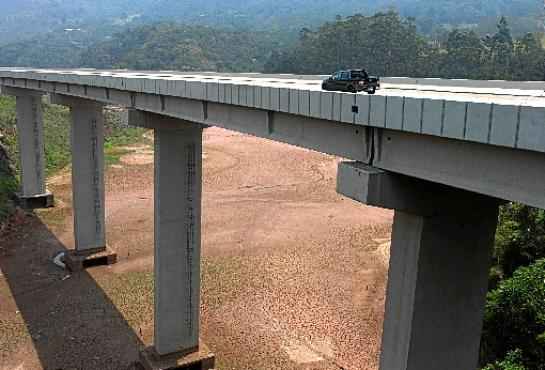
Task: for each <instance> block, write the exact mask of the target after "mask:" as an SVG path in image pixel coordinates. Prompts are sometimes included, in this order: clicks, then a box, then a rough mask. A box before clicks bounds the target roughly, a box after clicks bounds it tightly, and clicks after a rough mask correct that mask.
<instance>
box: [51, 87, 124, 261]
mask: <svg viewBox="0 0 545 370" xmlns="http://www.w3.org/2000/svg"><path fill="white" fill-rule="evenodd" d="M52 103H54V104H60V105H66V106H69V107H70V113H71V144H72V203H73V205H72V206H73V207H72V208H73V213H74V240H75V250H74V251H70V252H69V253H67V254H66V256H65V262H66V264H67V266H68V267H69V268H70V269H71V270H81V269H83V268H85V267H90V266H95V265H99V264H101V265H103V264H112V263H115V262H116V261H117V255H116V254H115V253H114V252H113V251H111V250H109V249H108V248H107V245H106V227H105V207H104V203H105V202H104V114H103V106H102V104H100V103H97V102H94V101H90V100H85V99H78V98H74V97H67V96H62V95H53V96H52Z"/></svg>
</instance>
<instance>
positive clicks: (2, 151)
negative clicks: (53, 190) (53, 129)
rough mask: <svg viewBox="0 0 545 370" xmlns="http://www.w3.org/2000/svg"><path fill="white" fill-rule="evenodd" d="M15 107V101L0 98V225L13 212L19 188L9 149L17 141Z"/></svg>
mask: <svg viewBox="0 0 545 370" xmlns="http://www.w3.org/2000/svg"><path fill="white" fill-rule="evenodd" d="M13 107H14V99H12V98H4V97H1V96H0V223H1V222H2V220H4V219H5V218H6V217H7V216H8V215H9V214H10V213H11V212H12V210H13V202H12V197H13V195H14V194H15V192H16V191H17V187H18V183H17V178H16V177H15V173H14V170H13V168H12V167H11V163H10V161H9V158H10V155H13V154H14V153H13V150H12V152H11V153H10V152H9V149H12V148H13V144H14V141H15V139H14V137H15V136H14V134H15V132H14V131H15V130H14V123H15V112H14V109H13ZM8 132H10V134H8ZM4 143H5V144H6V145H4Z"/></svg>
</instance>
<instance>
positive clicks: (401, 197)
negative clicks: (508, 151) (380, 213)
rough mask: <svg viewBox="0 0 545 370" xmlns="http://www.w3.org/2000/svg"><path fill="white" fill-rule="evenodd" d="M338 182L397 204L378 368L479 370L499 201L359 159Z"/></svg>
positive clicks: (371, 200) (346, 190) (347, 190)
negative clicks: (389, 171) (360, 162)
mask: <svg viewBox="0 0 545 370" xmlns="http://www.w3.org/2000/svg"><path fill="white" fill-rule="evenodd" d="M337 187H338V189H337V190H338V192H339V193H341V194H343V195H346V196H348V197H349V198H352V199H355V200H357V201H359V202H362V203H365V204H368V205H372V206H378V207H384V208H391V209H394V210H395V216H394V225H393V231H392V245H391V250H390V268H389V273H388V288H387V297H386V307H385V318H384V332H383V338H382V352H381V360H380V369H381V370H421V369H426V370H467V369H476V368H477V362H478V353H479V343H480V337H481V330H482V319H483V312H484V305H485V298H486V292H487V283H488V271H489V266H490V255H491V251H492V247H493V242H494V234H495V231H496V224H497V216H498V206H499V201H498V200H496V199H493V198H489V197H486V196H482V195H478V194H475V193H470V192H466V191H463V190H459V189H455V188H450V187H447V186H443V185H440V184H436V183H431V182H426V181H423V180H417V179H413V178H409V177H405V176H402V175H397V174H392V173H387V172H383V171H380V170H377V169H374V168H371V167H367V166H365V165H362V164H358V163H354V162H352V163H347V162H345V163H341V164H340V165H339V174H338V183H337Z"/></svg>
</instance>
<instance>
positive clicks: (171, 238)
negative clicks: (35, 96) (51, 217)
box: [129, 111, 214, 370]
mask: <svg viewBox="0 0 545 370" xmlns="http://www.w3.org/2000/svg"><path fill="white" fill-rule="evenodd" d="M129 123H130V124H131V125H135V126H141V127H147V128H152V129H154V137H155V144H154V145H155V189H154V192H155V256H154V258H155V259H154V266H155V267H154V274H155V323H154V324H155V326H154V335H155V338H154V347H153V348H148V349H146V350H145V351H143V352H142V353H141V360H142V364H143V365H144V366H145V367H146V368H147V369H150V370H152V369H153V370H159V369H161V370H163V369H199V370H201V369H202V370H208V369H211V368H213V367H214V355H213V354H211V353H210V352H209V351H208V349H207V348H206V346H205V345H204V344H202V343H199V325H200V323H199V316H200V286H201V285H200V261H201V193H202V132H203V126H202V125H199V124H196V123H191V122H187V121H183V120H179V119H174V118H168V117H165V116H161V115H157V114H152V113H144V112H139V111H129Z"/></svg>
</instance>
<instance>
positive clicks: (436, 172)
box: [0, 68, 545, 370]
mask: <svg viewBox="0 0 545 370" xmlns="http://www.w3.org/2000/svg"><path fill="white" fill-rule="evenodd" d="M321 79H322V76H295V75H262V74H251V73H248V74H223V73H221V74H220V73H181V72H174V71H150V72H140V71H139V72H133V71H125V70H103V71H99V70H39V69H21V68H0V87H1V89H2V93H4V94H9V95H13V96H16V97H17V99H16V100H17V125H18V126H17V129H18V135H19V145H20V155H21V167H22V173H21V179H22V187H21V193H20V198H21V201H22V202H23V204H26V205H27V206H28V207H46V206H51V205H52V197H53V195H52V194H50V193H48V192H47V189H46V186H45V179H44V161H45V160H44V147H43V140H44V139H43V125H42V108H41V99H42V96H43V95H46V94H47V95H48V96H49V98H50V100H51V102H52V103H55V104H61V105H65V106H68V107H70V110H71V117H72V151H73V164H72V178H73V200H74V234H75V235H74V238H75V250H74V251H73V252H72V253H71V254H70V255H68V256H67V259H68V261H69V262H70V265H71V266H72V268H78V267H82V263H83V262H82V261H85V260H86V259H88V258H94V257H96V256H99V258H110V257H111V256H112V255H113V254H114V252H112V251H109V250H108V249H107V241H106V238H105V228H106V225H105V206H106V205H105V201H104V174H103V171H104V157H103V144H104V142H103V141H104V137H103V122H104V118H103V112H102V110H103V106H104V105H114V106H120V107H123V108H126V109H127V115H126V119H127V123H128V124H130V125H134V126H139V127H146V128H149V129H153V130H154V135H155V144H154V145H155V149H154V150H155V190H154V191H155V210H154V212H155V213H154V217H155V256H154V258H155V267H154V268H155V274H154V276H155V323H154V325H155V330H154V346H153V348H150V349H148V350H146V351H143V353H142V362H143V364H144V365H145V366H147V368H149V369H167V368H169V369H170V368H172V369H174V368H183V367H182V364H183V363H185V364H186V365H187V364H188V363H196V364H197V367H195V368H199V369H200V368H202V369H210V368H212V367H213V360H212V358H210V357H206V356H207V355H206V354H203V350H202V348H203V346H201V347H199V346H200V344H199V302H200V244H201V235H200V233H201V224H200V221H201V220H200V215H201V182H202V131H203V129H205V128H206V127H209V126H218V127H223V128H226V129H229V130H234V131H238V132H242V133H246V134H250V135H254V136H258V137H262V138H267V139H270V140H276V141H280V142H285V143H288V144H292V145H297V146H301V147H305V148H309V149H312V150H316V151H320V152H324V153H329V154H333V155H337V156H340V157H342V158H344V159H345V160H344V161H342V162H341V163H340V164H339V169H338V179H337V191H338V192H339V193H340V194H343V195H345V196H346V197H349V198H351V199H354V200H355V201H358V202H361V203H364V204H368V205H372V206H377V207H384V208H390V209H394V210H395V216H394V225H393V231H392V246H391V257H390V268H389V277H388V287H387V297H386V308H385V322H384V331H383V338H382V354H381V365H380V366H381V370H422V369H427V370H468V369H475V368H476V367H477V358H478V351H479V342H480V335H481V328H482V318H483V312H484V304H485V295H486V291H487V281H488V279H487V277H488V270H489V266H490V256H491V252H492V248H493V243H494V234H495V230H496V224H497V216H498V207H499V205H500V204H501V203H502V202H505V201H517V202H522V203H524V204H527V205H531V206H535V207H540V208H545V196H544V193H543V184H544V183H545V171H544V170H545V92H544V89H545V83H544V82H509V81H471V80H442V79H413V78H384V79H383V86H382V87H383V88H382V89H381V90H380V91H378V92H377V94H376V95H367V94H350V93H342V92H330V91H322V90H321ZM256 165H258V164H256ZM332 263H334V261H332ZM199 348H200V349H201V351H200V352H199Z"/></svg>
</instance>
